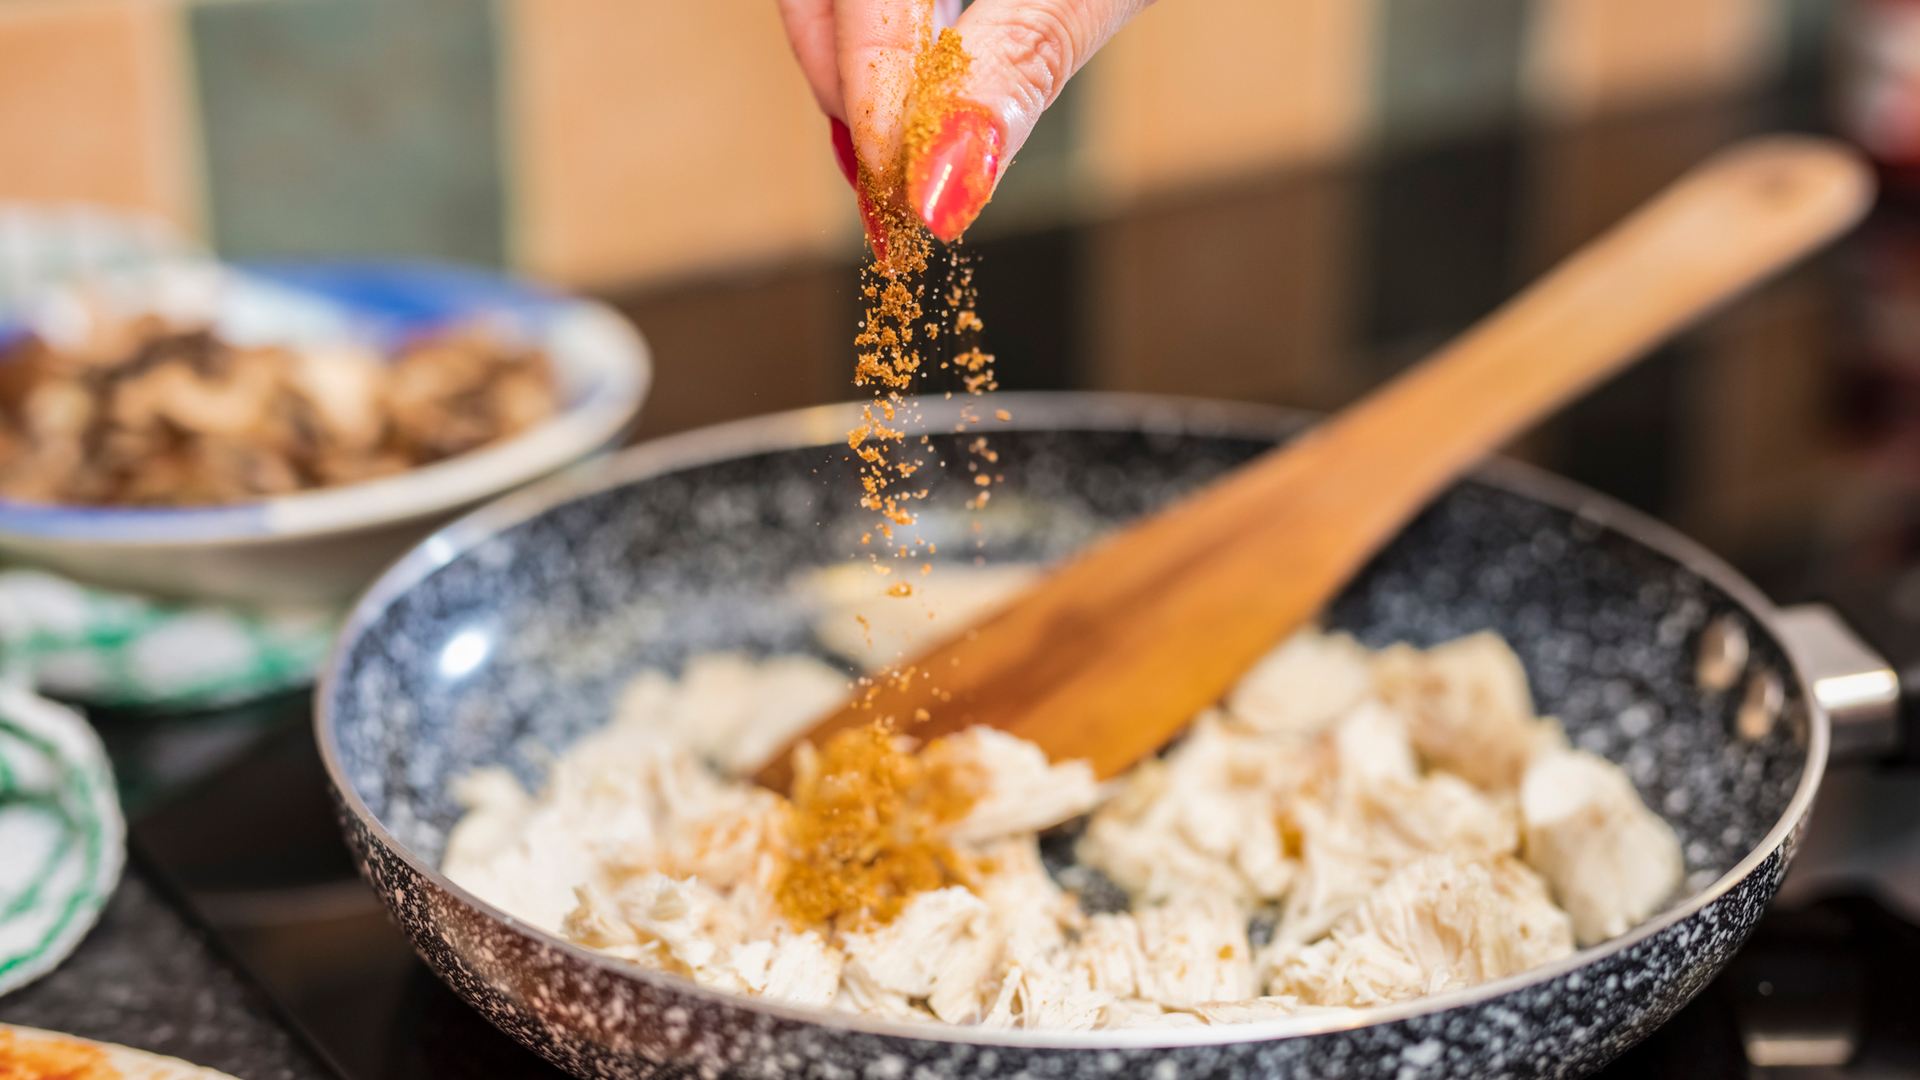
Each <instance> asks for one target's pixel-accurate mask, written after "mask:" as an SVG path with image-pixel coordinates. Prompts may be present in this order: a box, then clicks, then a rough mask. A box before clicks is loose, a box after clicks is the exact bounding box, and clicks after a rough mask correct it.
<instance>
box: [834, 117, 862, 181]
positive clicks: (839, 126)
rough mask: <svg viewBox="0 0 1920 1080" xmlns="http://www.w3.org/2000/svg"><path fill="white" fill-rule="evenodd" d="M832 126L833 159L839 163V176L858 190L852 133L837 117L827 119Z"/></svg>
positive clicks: (857, 166) (856, 162)
mask: <svg viewBox="0 0 1920 1080" xmlns="http://www.w3.org/2000/svg"><path fill="white" fill-rule="evenodd" d="M827 119H828V120H829V121H831V122H832V124H833V157H834V160H835V161H838V162H839V163H840V175H841V176H844V177H846V178H847V184H848V185H849V186H850V187H852V188H853V189H854V190H855V191H858V190H859V189H860V159H858V158H856V157H854V156H853V132H851V131H848V130H847V125H846V122H845V121H843V120H841V119H840V118H839V117H837V116H830V117H828V118H827Z"/></svg>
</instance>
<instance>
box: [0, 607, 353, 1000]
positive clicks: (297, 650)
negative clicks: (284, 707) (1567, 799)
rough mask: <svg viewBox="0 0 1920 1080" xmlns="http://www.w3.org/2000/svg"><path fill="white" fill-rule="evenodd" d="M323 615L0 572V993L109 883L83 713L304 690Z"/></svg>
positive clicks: (41, 961)
mask: <svg viewBox="0 0 1920 1080" xmlns="http://www.w3.org/2000/svg"><path fill="white" fill-rule="evenodd" d="M332 631H333V619H332V616H331V614H330V613H317V612H307V613H279V614H273V615H265V614H250V613H245V612H238V611H232V610H228V609H225V608H219V607H203V606H193V605H181V604H168V603H160V602H156V601H153V600H149V599H145V598H142V597H137V596H130V595H126V594H121V593H111V592H105V591H101V590H96V589H90V588H85V587H83V586H80V585H76V584H74V583H73V582H71V581H67V580H65V579H64V578H59V577H55V576H54V575H51V574H46V573H41V572H39V571H33V570H7V571H0V994H5V993H7V992H8V991H10V990H13V989H15V988H17V987H20V986H22V985H24V984H26V983H27V982H29V981H31V980H33V979H35V978H37V977H39V976H40V975H43V974H45V973H46V972H47V971H50V970H52V968H53V967H54V966H55V965H56V964H58V963H59V962H60V961H61V960H62V959H64V958H65V957H66V955H67V954H68V953H69V952H71V951H73V948H74V947H75V946H76V945H78V944H79V943H80V939H81V938H82V937H84V936H85V935H86V932H87V930H88V929H89V928H90V927H92V925H93V923H94V921H95V920H96V919H97V918H99V915H100V911H101V909H102V908H103V907H104V906H105V905H106V901H107V897H108V896H109V895H110V894H111V893H112V892H113V887H114V884H115V883H116V882H117V881H118V880H119V878H120V867H121V864H122V862H123V861H124V858H125V850H126V824H125V822H124V821H123V819H122V817H121V814H120V803H119V800H118V799H117V798H116V797H115V794H114V782H113V770H112V768H111V767H110V766H109V765H108V762H107V755H106V752H105V750H103V749H102V748H101V745H100V739H99V737H98V736H97V735H95V734H94V731H93V728H92V727H91V726H90V725H88V723H87V721H86V719H85V718H84V717H82V716H81V715H80V714H79V713H78V712H75V711H74V710H73V709H70V708H68V707H66V706H64V705H59V704H55V703H54V702H53V701H50V700H48V699H47V698H46V697H42V696H41V694H43V693H44V694H48V695H52V696H54V697H59V698H65V699H68V700H72V701H77V702H81V703H84V704H88V705H105V706H117V707H136V708H152V709H168V710H179V709H203V708H211V707H214V706H218V705H225V704H233V703H237V702H240V701H244V700H247V699H250V698H255V697H259V696H262V695H265V694H269V693H272V692H274V691H276V690H284V689H288V688H291V687H294V686H298V685H300V684H301V683H304V682H306V681H307V680H308V679H310V678H311V677H312V675H313V672H314V670H315V668H316V667H318V665H319V663H320V661H321V659H322V658H323V657H324V656H325V655H326V651H327V648H328V646H329V644H330V642H331V640H332Z"/></svg>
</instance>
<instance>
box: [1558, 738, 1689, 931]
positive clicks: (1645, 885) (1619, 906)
mask: <svg viewBox="0 0 1920 1080" xmlns="http://www.w3.org/2000/svg"><path fill="white" fill-rule="evenodd" d="M1520 808H1521V811H1522V812H1523V813H1524V814H1525V815H1526V821H1527V862H1528V863H1530V864H1531V865H1532V866H1533V868H1534V869H1536V870H1538V871H1540V872H1541V873H1542V874H1544V875H1546V878H1547V880H1548V881H1549V882H1552V884H1553V891H1554V895H1555V896H1557V897H1559V899H1560V905H1561V906H1562V907H1564V908H1566V909H1567V914H1569V915H1571V916H1572V917H1573V933H1574V937H1575V938H1577V939H1578V940H1579V942H1580V944H1582V945H1593V944H1596V943H1598V942H1601V941H1605V940H1606V939H1608V938H1610V937H1617V936H1619V935H1620V934H1624V933H1626V932H1627V931H1628V930H1630V929H1632V928H1633V927H1634V926H1635V925H1637V924H1638V923H1640V922H1641V921H1642V920H1644V919H1645V918H1646V917H1647V916H1648V915H1651V914H1653V911H1654V909H1655V908H1657V907H1659V906H1660V905H1661V904H1662V903H1663V902H1665V901H1666V899H1667V897H1668V896H1669V895H1671V894H1672V893H1673V890H1674V888H1675V887H1676V886H1678V885H1679V884H1680V871H1681V859H1680V841H1679V839H1678V838H1676V837H1675V836H1674V835H1673V830H1672V829H1670V828H1668V827H1667V823H1666V822H1664V821H1662V820H1660V818H1659V816H1658V815H1656V814H1655V813H1654V812H1653V811H1651V810H1649V809H1647V807H1646V804H1645V803H1643V802H1641V801H1640V794H1639V792H1637V791H1635V790H1634V788H1633V781H1631V780H1629V779H1627V774H1626V773H1624V772H1621V771H1620V767H1619V766H1617V765H1615V764H1613V763H1612V762H1610V761H1608V760H1607V759H1605V758H1603V757H1598V756H1596V755H1594V754H1589V753H1587V752H1585V751H1581V750H1562V751H1558V752H1556V753H1550V754H1543V755H1541V757H1540V758H1539V759H1538V760H1536V761H1534V763H1533V764H1532V766H1530V767H1529V768H1528V769H1527V775H1526V781H1525V783H1524V784H1523V785H1522V787H1521V789H1520Z"/></svg>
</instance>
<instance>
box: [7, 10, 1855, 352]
mask: <svg viewBox="0 0 1920 1080" xmlns="http://www.w3.org/2000/svg"><path fill="white" fill-rule="evenodd" d="M1830 2H1831V0H1161V3H1159V4H1158V5H1157V6H1155V7H1154V8H1152V9H1150V10H1149V11H1148V12H1147V13H1146V14H1145V15H1144V16H1142V17H1141V18H1140V19H1139V20H1138V22H1137V23H1136V24H1135V25H1134V26H1132V27H1130V28H1128V29H1127V30H1126V31H1125V32H1124V33H1123V34H1122V36H1121V37H1120V38H1119V39H1118V40H1116V41H1115V42H1114V44H1113V45H1112V46H1110V47H1109V48H1108V49H1107V50H1106V51H1105V52H1104V53H1102V54H1101V55H1100V56H1099V57H1098V58H1097V59H1096V60H1095V62H1094V63H1093V64H1092V65H1091V66H1090V67H1089V69H1088V70H1087V71H1086V72H1085V73H1084V74H1083V75H1082V76H1081V78H1080V79H1077V80H1076V84H1075V86H1074V87H1073V89H1072V90H1071V92H1070V94H1069V99H1068V100H1067V101H1065V102H1064V103H1063V104H1062V105H1061V106H1060V107H1059V108H1058V109H1057V110H1055V112H1054V113H1052V114H1049V116H1048V118H1047V119H1046V120H1045V121H1044V122H1043V126H1042V130H1041V131H1040V132H1039V133H1037V134H1036V137H1035V139H1034V141H1033V143H1032V144H1031V146H1030V147H1029V149H1028V150H1027V152H1025V153H1024V154H1023V155H1022V160H1020V161H1019V162H1017V163H1016V165H1015V166H1014V171H1013V173H1012V174H1011V176H1010V177H1009V179H1008V180H1007V181H1006V183H1005V185H1004V187H1003V190H1002V198H1001V199H1000V200H998V201H997V202H996V204H995V205H994V206H993V207H991V208H990V209H989V211H988V213H987V215H986V217H984V218H983V219H982V230H983V233H984V234H988V235H990V234H992V233H993V232H994V231H995V230H999V231H1001V232H1003V233H1004V232H1008V231H1017V230H1019V229H1023V228H1027V227H1030V226H1032V225H1034V224H1035V223H1036V222H1038V223H1041V224H1044V223H1046V222H1049V221H1057V220H1060V219H1061V218H1063V217H1073V216H1088V215H1097V214H1098V213H1099V212H1100V211H1101V210H1102V209H1103V208H1107V207H1111V206H1112V205H1114V203H1115V201H1116V200H1135V199H1140V198H1151V197H1161V196H1164V195H1166V194H1167V193H1169V192H1175V193H1177V192H1178V191H1180V190H1182V189H1185V188H1191V187H1194V186H1196V185H1199V186H1206V185H1209V184H1220V183H1227V184H1231V183H1234V182H1237V180H1238V178H1241V177H1248V176H1253V175H1256V174H1258V173H1261V172H1262V171H1270V170H1271V168H1272V167H1273V166H1275V165H1279V164H1286V163H1315V162H1323V161H1329V160H1334V159H1337V158H1339V157H1341V156H1343V155H1346V154H1348V153H1350V152H1352V151H1354V150H1356V149H1362V148H1381V147H1384V148H1387V149H1388V150H1391V149H1393V148H1394V147H1398V146H1403V145H1404V146H1417V145H1418V144H1420V143H1421V142H1422V141H1427V140H1433V139H1436V138H1440V137H1451V136H1453V135H1456V134H1458V133H1460V132H1463V131H1468V132H1470V131H1472V130H1474V129H1475V128H1476V127H1479V126H1485V125H1489V124H1492V123H1498V122H1502V121H1508V120H1511V119H1512V118H1513V117H1515V116H1517V115H1522V114H1531V115H1538V116H1541V117H1546V118H1552V117H1560V116H1581V115H1586V114H1591V113H1594V112H1604V111H1606V110H1608V109H1612V108H1615V107H1629V106H1633V107H1637V106H1642V105H1648V104H1656V103H1658V102H1661V101H1664V100H1669V99H1676V98H1685V97H1687V96H1689V95H1694V94H1699V93H1709V92H1720V91H1724V90H1725V89H1727V88H1728V87H1730V86H1738V85H1740V84H1742V83H1744V82H1747V81H1750V80H1754V79H1757V78H1762V77H1764V76H1765V75H1766V74H1767V73H1768V72H1769V71H1771V70H1772V69H1773V68H1774V67H1775V66H1776V65H1777V64H1778V62H1779V58H1780V57H1781V56H1782V55H1784V54H1785V52H1786V49H1787V45H1788V44H1789V43H1788V42H1787V41H1786V38H1787V36H1788V33H1787V28H1789V27H1798V28H1800V29H1799V30H1798V31H1797V32H1798V33H1800V34H1801V35H1802V36H1805V35H1807V34H1817V33H1818V32H1819V27H1820V26H1821V24H1822V18H1821V14H1822V12H1823V10H1824V8H1825V6H1826V4H1827V3H1830ZM1809 28H1810V29H1809ZM1250 88H1253V89H1252V91H1251V92H1250ZM0 161H4V162H5V163H6V165H5V167H4V168H0V199H8V198H30V199H84V200H92V201H98V202H104V203H109V204H114V205H121V206H133V207H141V208H145V209H149V210H153V211H156V212H158V213H160V214H162V215H164V216H166V217H168V218H170V219H172V220H174V221H177V222H179V223H181V224H182V225H184V226H185V227H186V228H188V229H189V230H192V231H195V232H198V233H200V234H202V235H205V236H206V237H207V238H208V239H209V240H211V241H212V242H213V243H214V244H215V245H216V246H217V247H218V248H219V249H220V250H221V251H223V252H226V253H229V254H232V255H235V256H274V255H292V254H309V253H324V254H378V255H401V256H421V257H436V258H452V259H462V260H472V261H479V262H485V263H496V264H502V265H507V266H512V267H515V268H518V269H520V270H523V271H526V272H529V273H532V274H534V275H536V276H539V277H542V278H545V279H549V280H552V281H555V282H559V283H562V284H566V285H575V286H586V287H596V288H614V287H624V286H629V285H633V284H636V283H646V282H667V281H673V280H681V279H686V278H689V277H693V276H697V275H700V274H703V273H706V272H708V271H712V270H715V269H721V268H732V267H739V266H750V265H754V264H771V263H776V262H780V261H783V260H790V259H791V258H792V257H793V256H795V255H807V254H817V253H834V254H841V255H844V254H846V253H848V252H850V251H851V250H852V247H853V245H854V243H855V235H856V234H855V225H854V222H853V220H852V214H851V201H850V200H849V199H847V198H846V197H845V195H844V192H843V191H842V190H841V187H840V184H841V182H840V180H839V178H838V175H837V173H836V172H835V170H834V167H833V163H832V158H831V155H830V153H829V150H828V143H827V130H826V124H825V123H824V121H822V120H821V119H820V118H819V117H818V116H817V114H816V113H815V111H814V109H813V106H812V103H811V99H810V97H809V96H808V94H807V91H806V88H805V85H804V83H803V82H802V80H801V78H800V77H799V74H798V72H797V71H796V70H795V69H794V66H793V64H792V63H791V60H790V58H789V56H788V54H787V51H786V45H785V41H784V39H783V37H782V35H781V31H780V27H779V23H778V20H777V17H776V14H775V8H774V4H773V2H772V0H699V2H697V3H670V2H667V0H0ZM1302 227H1304V228H1309V229H1311V228H1313V227H1317V226H1314V224H1313V223H1312V222H1303V223H1302ZM1113 242H1115V243H1126V244H1140V243H1157V242H1161V241H1155V240H1153V239H1152V238H1151V237H1150V236H1148V235H1144V234H1143V235H1141V236H1135V237H1127V238H1116V239H1115V240H1113ZM1307 299H1308V298H1307V297H1305V296H1304V294H1303V302H1306V300H1307ZM1298 377H1300V378H1311V376H1310V375H1309V374H1307V373H1304V372H1303V373H1300V374H1299V376H1298Z"/></svg>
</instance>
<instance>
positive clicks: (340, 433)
mask: <svg viewBox="0 0 1920 1080" xmlns="http://www.w3.org/2000/svg"><path fill="white" fill-rule="evenodd" d="M290 359H291V364H290V367H289V370H288V372H287V381H288V384H289V385H290V386H291V387H292V388H293V389H294V390H295V391H296V392H297V393H298V394H300V396H301V397H302V398H304V399H305V400H306V402H307V404H308V405H310V406H311V407H312V409H313V414H314V418H315V420H317V421H318V423H319V426H320V429H321V431H322V432H324V433H325V436H326V438H327V439H329V440H331V441H332V443H333V444H334V446H335V447H336V448H338V449H340V450H345V451H351V452H355V453H365V452H367V451H370V450H372V449H373V448H374V447H375V446H376V445H378V444H379V442H380V439H381V437H382V436H383V435H385V434H386V428H387V424H386V417H385V415H384V414H383V413H382V412H381V408H380V399H381V396H382V395H383V394H384V393H385V385H386V368H385V366H384V365H382V364H381V363H380V360H379V358H378V357H376V356H374V355H373V354H371V353H369V352H367V351H366V350H364V349H357V348H353V347H351V346H340V347H335V348H326V349H309V350H304V351H298V352H294V353H293V354H292V355H291V358H290Z"/></svg>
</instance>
